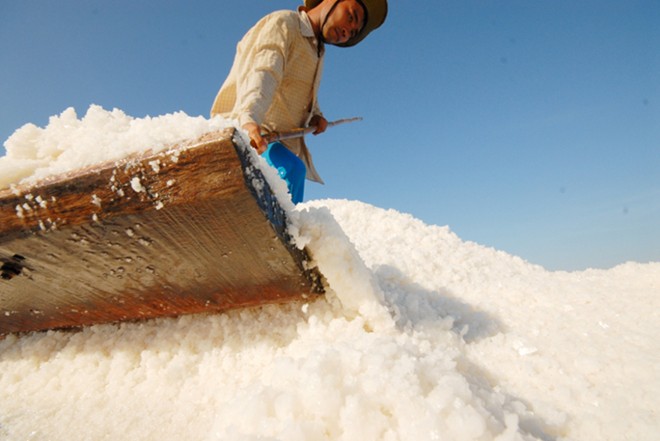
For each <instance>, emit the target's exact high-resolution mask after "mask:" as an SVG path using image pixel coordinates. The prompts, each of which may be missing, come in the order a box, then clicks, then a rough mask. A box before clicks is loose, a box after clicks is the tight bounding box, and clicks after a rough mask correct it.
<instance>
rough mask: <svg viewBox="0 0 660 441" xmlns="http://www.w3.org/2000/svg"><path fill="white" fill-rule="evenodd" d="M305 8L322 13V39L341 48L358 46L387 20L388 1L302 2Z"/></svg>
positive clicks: (312, 0)
mask: <svg viewBox="0 0 660 441" xmlns="http://www.w3.org/2000/svg"><path fill="white" fill-rule="evenodd" d="M305 6H306V7H307V8H308V9H313V8H315V7H320V8H323V9H324V15H323V22H322V24H321V29H320V31H321V34H322V35H321V37H322V39H323V40H324V41H325V42H326V43H328V44H333V45H335V46H341V47H349V46H354V45H356V44H358V43H359V42H360V41H362V40H363V39H364V38H365V37H366V36H367V35H368V34H369V33H370V32H371V31H373V30H374V29H376V28H378V27H380V25H382V24H383V22H385V17H386V16H387V0H305Z"/></svg>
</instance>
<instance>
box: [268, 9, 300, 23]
mask: <svg viewBox="0 0 660 441" xmlns="http://www.w3.org/2000/svg"><path fill="white" fill-rule="evenodd" d="M262 21H264V22H270V23H277V24H282V25H286V26H300V14H299V13H298V12H296V11H291V10H286V9H285V10H281V11H275V12H271V13H270V14H268V15H266V16H265V17H264V18H263V19H262Z"/></svg>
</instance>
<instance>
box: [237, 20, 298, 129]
mask: <svg viewBox="0 0 660 441" xmlns="http://www.w3.org/2000/svg"><path fill="white" fill-rule="evenodd" d="M255 31H256V35H255V36H254V38H253V41H252V45H251V46H249V47H246V48H245V50H247V51H249V54H248V57H247V58H248V60H249V61H248V62H247V63H244V64H243V66H242V71H240V72H239V76H238V84H237V101H238V103H240V104H239V108H238V120H239V124H240V125H243V124H245V123H248V122H255V123H257V124H259V125H261V124H263V122H264V117H265V115H266V112H267V111H268V108H269V107H270V105H271V103H272V101H273V97H274V96H275V93H276V91H277V88H278V86H279V85H280V82H281V81H282V77H283V76H284V69H285V64H286V52H287V46H288V44H289V42H288V39H289V35H290V28H289V25H288V23H287V22H286V21H285V20H282V19H280V18H277V17H274V18H270V19H267V20H265V21H264V23H262V26H260V27H259V28H258V29H255Z"/></svg>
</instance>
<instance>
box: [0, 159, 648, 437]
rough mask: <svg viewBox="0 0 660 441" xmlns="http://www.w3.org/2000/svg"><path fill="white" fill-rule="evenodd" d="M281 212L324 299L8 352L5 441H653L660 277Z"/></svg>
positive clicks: (378, 218) (306, 211)
mask: <svg viewBox="0 0 660 441" xmlns="http://www.w3.org/2000/svg"><path fill="white" fill-rule="evenodd" d="M43 166H48V164H44V165H43ZM165 209H166V208H165ZM289 210H290V217H291V219H292V224H293V225H292V228H291V232H292V234H293V235H294V236H295V238H296V241H297V243H298V244H299V245H300V246H303V245H306V246H308V248H309V249H310V251H311V252H312V253H313V256H314V258H315V259H316V262H317V264H318V265H319V268H320V270H321V272H323V273H324V274H325V275H326V277H327V279H328V282H329V284H330V289H329V292H328V293H327V295H326V296H325V297H324V298H322V299H320V300H318V301H315V302H312V303H309V304H289V305H285V306H268V307H263V308H258V309H251V310H241V311H233V312H229V313H226V314H218V315H199V316H187V317H181V318H177V319H161V320H152V321H148V322H142V323H132V324H121V325H103V326H94V327H90V328H87V329H84V330H83V331H81V332H54V331H50V332H47V333H35V334H30V335H25V336H20V337H19V336H13V335H12V336H8V337H6V338H5V339H4V340H0V439H7V440H23V439H30V440H89V439H94V440H117V439H140V440H152V439H153V440H170V439H171V440H180V439H186V440H265V439H268V440H275V439H277V440H363V439H378V440H416V441H417V440H432V439H438V440H445V439H446V440H497V441H508V440H544V441H545V440H596V439H597V440H633V439H634V440H649V441H650V440H655V439H657V435H658V433H660V420H659V418H658V415H657V410H658V409H659V408H660V368H659V366H660V341H659V340H658V338H657V335H659V333H660V317H659V315H660V313H659V312H658V311H660V263H649V264H637V263H627V264H624V265H621V266H618V267H616V268H613V269H611V270H607V271H605V270H588V271H584V272H576V273H563V272H548V271H546V270H544V269H543V268H541V267H539V266H536V265H533V264H530V263H528V262H525V261H523V260H522V259H519V258H517V257H515V256H511V255H508V254H506V253H503V252H500V251H497V250H493V249H489V248H485V247H483V246H480V245H478V244H475V243H470V242H464V241H462V240H461V239H460V238H459V237H457V236H456V235H455V234H454V233H452V232H451V231H450V230H449V228H447V227H438V226H429V225H425V224H424V223H422V222H421V221H419V220H417V219H414V218H413V217H411V216H408V215H405V214H401V213H398V212H396V211H392V210H383V209H380V208H377V207H373V206H370V205H368V204H364V203H361V202H352V201H342V200H325V201H311V202H308V203H306V204H302V205H299V206H296V207H295V209H294V208H292V207H289Z"/></svg>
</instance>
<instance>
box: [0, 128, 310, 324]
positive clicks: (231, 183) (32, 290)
mask: <svg viewBox="0 0 660 441" xmlns="http://www.w3.org/2000/svg"><path fill="white" fill-rule="evenodd" d="M232 136H233V133H232V131H226V132H223V133H216V134H212V135H207V136H206V137H204V138H202V139H200V140H198V142H197V143H196V144H195V145H193V146H183V147H179V148H175V149H173V150H170V151H165V152H161V153H158V154H143V155H141V156H136V157H133V158H129V159H126V160H124V161H123V162H122V163H120V164H114V163H113V164H107V165H105V166H99V167H96V168H93V169H89V170H86V171H84V172H82V173H81V172H79V173H78V174H75V175H71V176H65V177H60V178H59V179H53V180H51V181H50V182H44V183H40V184H39V185H37V186H34V187H25V188H14V189H12V190H5V191H2V192H0V264H1V265H2V266H1V278H0V334H6V333H13V332H24V331H34V330H43V329H51V328H66V327H80V326H84V325H91V324H99V323H107V322H116V321H122V320H133V319H140V318H151V317H161V316H176V315H180V314H189V313H199V312H211V311H222V310H226V309H230V308H238V307H246V306H255V305H262V304H267V303H278V302H286V301H290V300H294V299H302V298H306V297H308V296H313V295H316V294H318V293H321V292H322V290H323V288H322V283H321V275H320V274H319V273H318V272H317V271H315V270H308V269H305V266H306V261H307V259H308V256H307V254H306V252H305V251H300V250H298V249H296V248H295V247H293V246H292V245H291V244H290V243H289V238H288V237H287V234H286V231H285V229H286V218H285V213H284V212H283V211H282V209H281V208H280V207H279V205H278V203H277V201H276V199H275V197H274V196H273V195H272V193H271V192H270V187H269V186H268V185H267V183H266V182H265V180H264V178H263V176H262V175H261V172H260V171H259V170H258V169H256V168H255V167H254V166H252V165H251V162H250V161H251V158H250V157H249V155H248V154H247V153H246V152H245V151H244V150H243V149H242V148H240V147H237V145H236V144H235V143H236V142H238V141H233V140H232Z"/></svg>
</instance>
